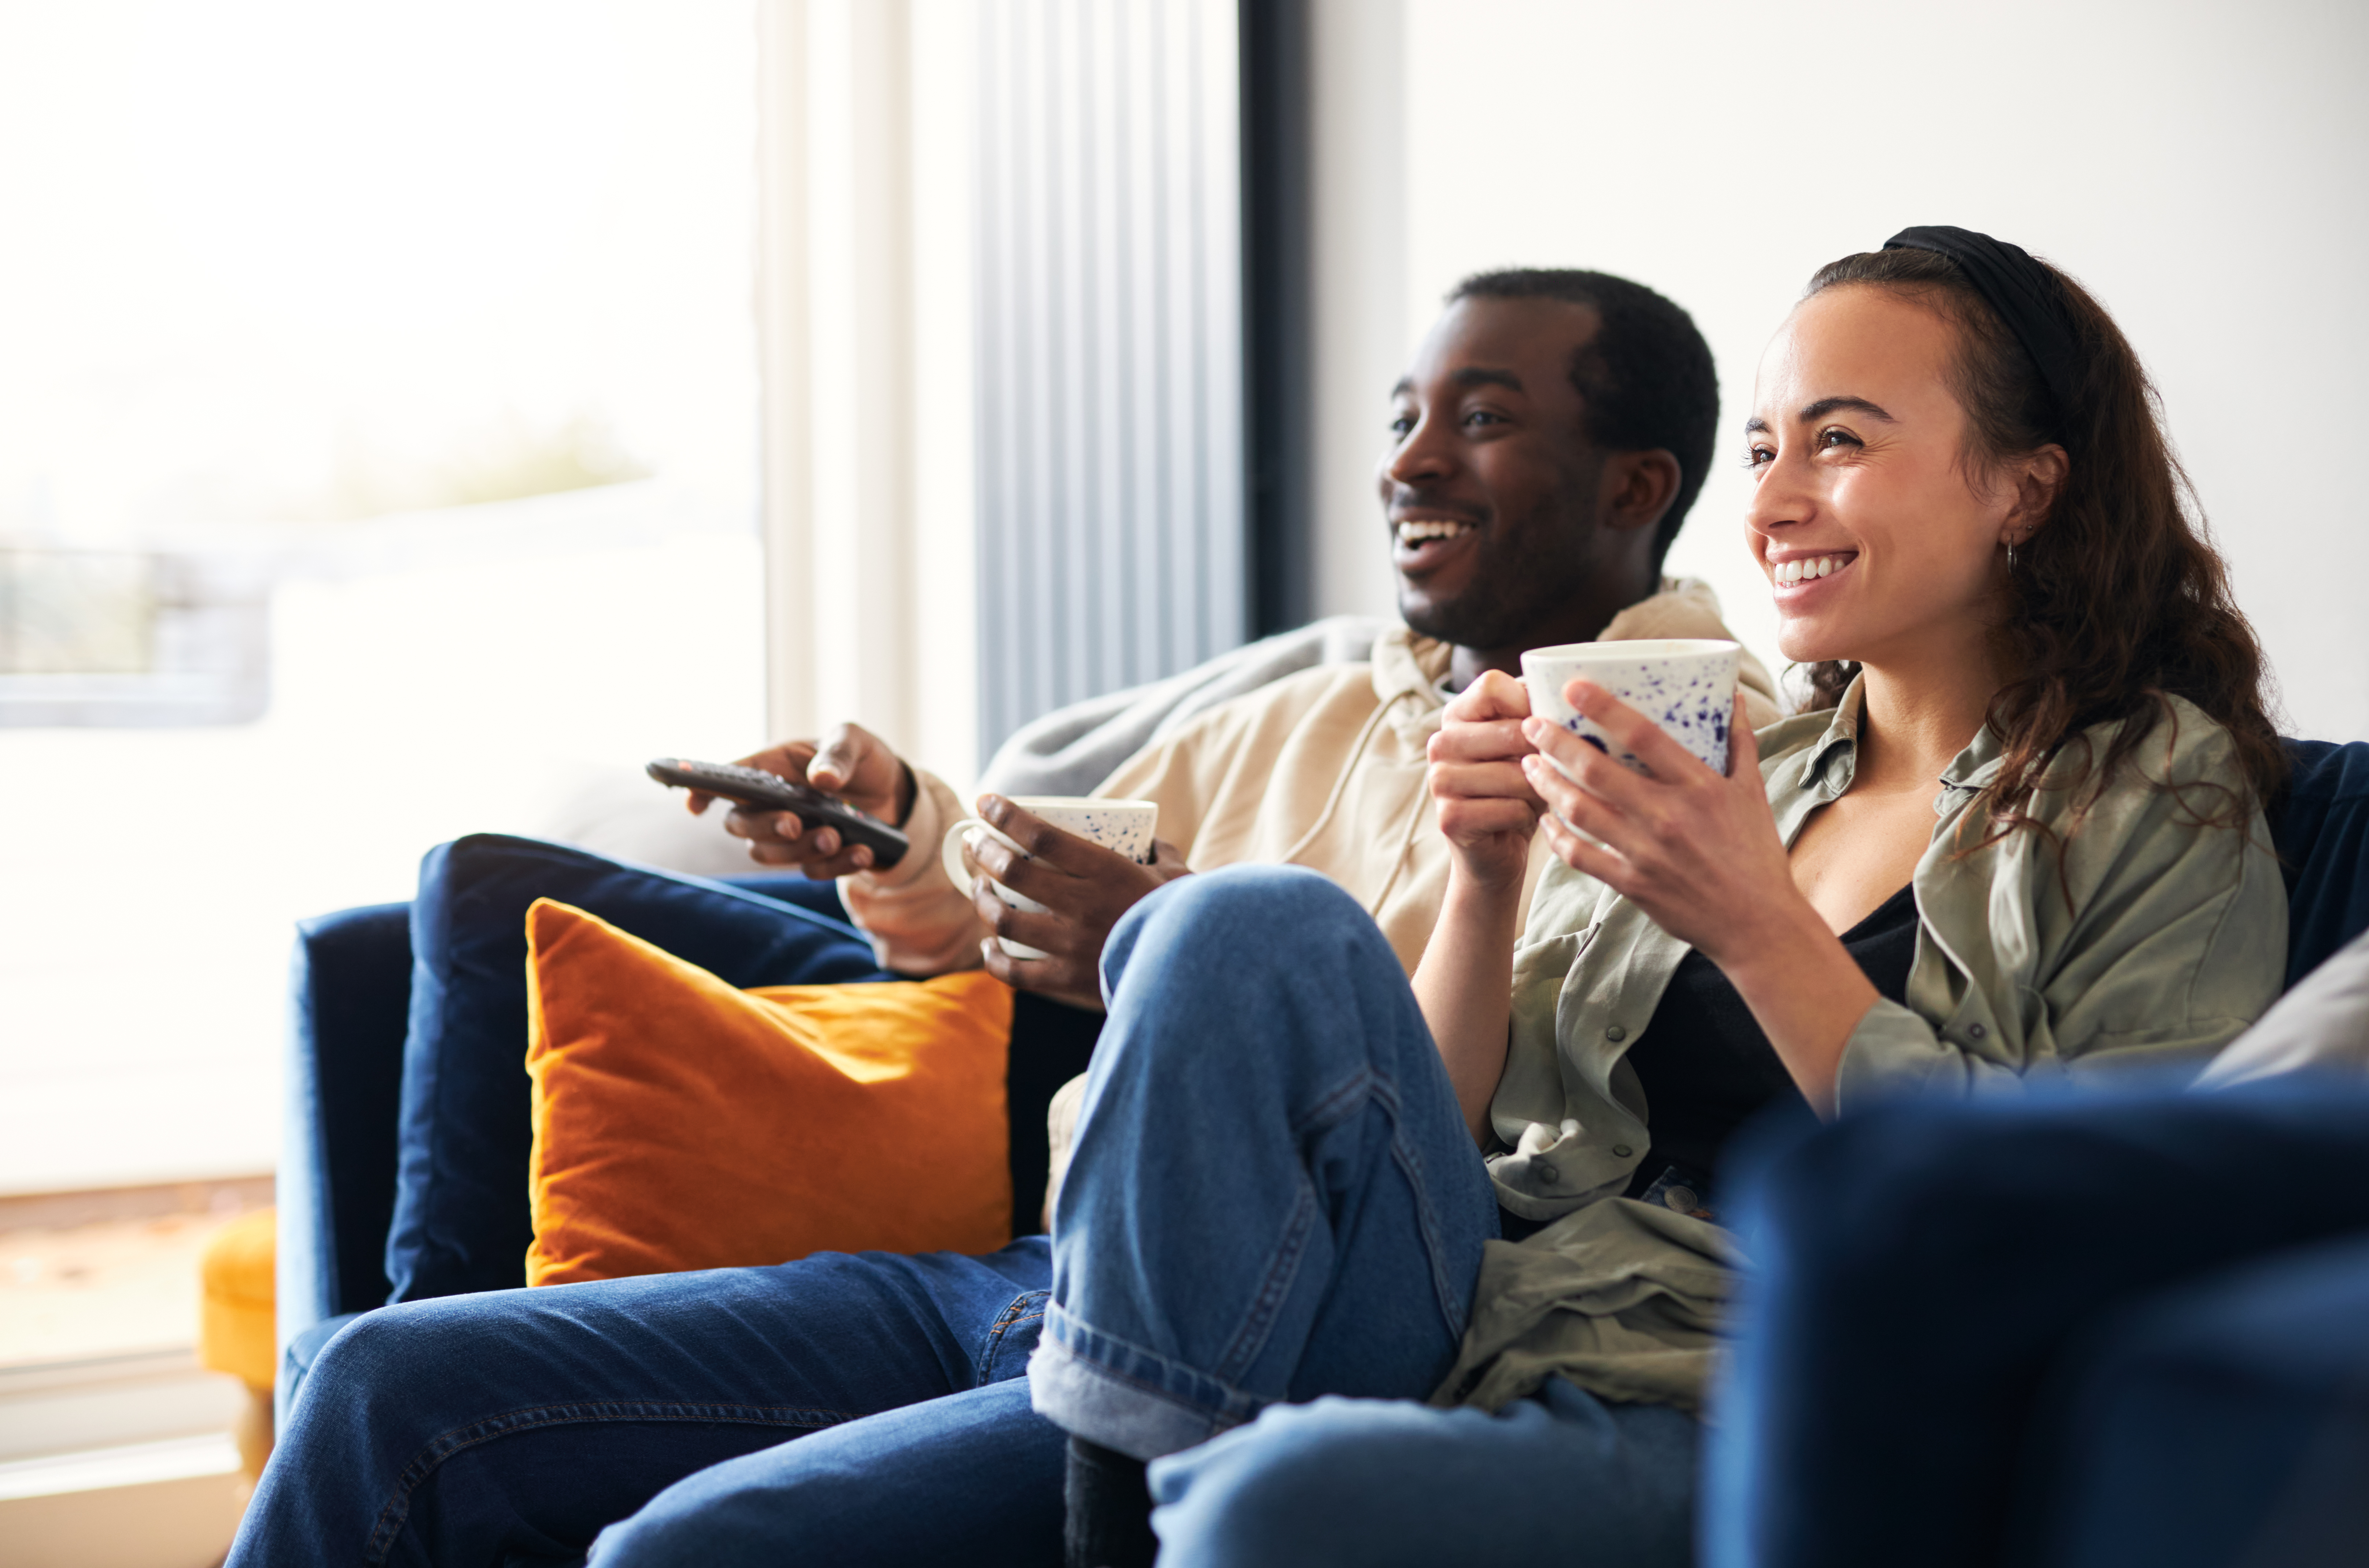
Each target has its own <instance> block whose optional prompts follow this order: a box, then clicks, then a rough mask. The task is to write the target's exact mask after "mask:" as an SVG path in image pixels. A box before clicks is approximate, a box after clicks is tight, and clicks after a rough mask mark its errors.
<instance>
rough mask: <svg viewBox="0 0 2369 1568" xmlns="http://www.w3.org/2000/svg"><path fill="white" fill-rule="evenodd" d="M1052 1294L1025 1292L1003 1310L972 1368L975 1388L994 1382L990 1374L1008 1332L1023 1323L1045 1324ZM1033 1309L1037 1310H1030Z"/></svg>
mask: <svg viewBox="0 0 2369 1568" xmlns="http://www.w3.org/2000/svg"><path fill="white" fill-rule="evenodd" d="M1052 1294H1053V1293H1052V1292H1051V1291H1049V1290H1024V1291H1022V1292H1021V1293H1020V1294H1019V1295H1017V1296H1015V1297H1013V1299H1012V1304H1011V1305H1010V1306H1008V1307H1006V1308H1004V1309H1003V1315H1002V1316H1001V1317H999V1318H997V1319H996V1320H995V1325H994V1326H993V1327H992V1328H990V1329H989V1330H988V1331H987V1344H986V1345H985V1347H984V1348H982V1349H981V1350H980V1351H979V1354H978V1361H977V1362H976V1363H975V1364H974V1365H973V1367H972V1368H971V1376H972V1377H973V1378H974V1379H976V1381H975V1383H974V1384H973V1385H972V1386H973V1387H978V1388H983V1387H985V1386H986V1385H987V1384H989V1383H990V1382H992V1381H993V1380H994V1379H993V1378H992V1377H991V1376H990V1374H991V1373H992V1372H993V1370H994V1368H995V1358H996V1356H997V1355H998V1354H999V1353H1000V1352H1001V1350H1002V1349H1003V1336H1004V1334H1005V1333H1006V1331H1008V1330H1011V1329H1015V1328H1017V1327H1019V1326H1020V1325H1021V1324H1022V1323H1033V1322H1043V1321H1044V1317H1045V1303H1046V1302H1047V1300H1048V1299H1051V1297H1052ZM1031 1308H1034V1309H1035V1310H1033V1311H1032V1310H1029V1309H1031Z"/></svg>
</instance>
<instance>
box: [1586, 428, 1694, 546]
mask: <svg viewBox="0 0 2369 1568" xmlns="http://www.w3.org/2000/svg"><path fill="white" fill-rule="evenodd" d="M1680 472H1681V471H1680V469H1679V467H1678V460H1677V457H1676V456H1675V455H1673V454H1672V453H1670V452H1665V451H1663V450H1662V449H1661V448H1660V447H1654V448H1653V449H1651V450H1650V451H1646V452H1611V453H1608V455H1607V456H1606V457H1605V459H1604V472H1603V475H1601V477H1600V478H1599V479H1598V481H1597V485H1596V521H1597V522H1598V523H1600V524H1601V525H1603V526H1604V527H1606V528H1611V529H1619V530H1620V531H1622V532H1627V531H1629V530H1631V529H1638V528H1645V529H1650V528H1652V527H1653V526H1654V524H1655V523H1657V522H1659V521H1662V519H1663V517H1664V516H1665V514H1666V513H1667V512H1668V511H1669V509H1670V503H1671V502H1672V501H1674V500H1676V499H1677V495H1678V480H1679V477H1680Z"/></svg>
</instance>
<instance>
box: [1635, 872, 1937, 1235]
mask: <svg viewBox="0 0 2369 1568" xmlns="http://www.w3.org/2000/svg"><path fill="white" fill-rule="evenodd" d="M1842 942H1843V946H1844V947H1845V948H1846V949H1848V951H1849V953H1850V956H1852V957H1853V958H1856V959H1858V960H1859V967H1860V969H1861V970H1863V971H1864V972H1865V973H1866V975H1867V978H1868V980H1869V981H1870V983H1871V984H1872V985H1873V986H1874V987H1875V989H1876V990H1877V991H1878V992H1879V993H1880V994H1882V995H1883V996H1884V997H1886V998H1888V999H1889V1000H1891V1001H1901V1000H1902V999H1903V998H1904V997H1905V995H1906V993H1907V990H1908V966H1909V963H1910V961H1911V960H1912V959H1914V958H1915V957H1916V956H1917V898H1916V896H1915V894H1914V893H1913V892H1912V890H1911V889H1909V888H1907V887H1903V888H1902V889H1901V890H1900V891H1899V892H1897V893H1894V895H1893V896H1892V897H1891V898H1886V899H1885V900H1884V901H1883V905H1882V906H1881V907H1879V908H1878V909H1877V910H1876V911H1875V912H1874V913H1873V914H1871V915H1870V916H1868V917H1867V919H1865V920H1863V921H1860V922H1859V924H1857V925H1855V926H1853V927H1851V928H1850V929H1849V930H1848V931H1847V932H1845V933H1843V936H1842ZM1629 1065H1630V1066H1631V1067H1633V1068H1635V1069H1636V1070H1637V1077H1638V1080H1639V1082H1642V1084H1643V1085H1644V1088H1645V1108H1646V1121H1647V1123H1648V1124H1649V1126H1650V1127H1651V1129H1652V1137H1653V1139H1654V1144H1653V1147H1652V1148H1651V1149H1650V1150H1647V1151H1646V1157H1645V1160H1644V1162H1643V1163H1642V1164H1640V1165H1639V1166H1638V1167H1637V1175H1636V1179H1635V1180H1633V1181H1632V1182H1631V1183H1630V1185H1629V1193H1628V1196H1631V1197H1648V1196H1650V1197H1653V1198H1654V1199H1655V1200H1656V1201H1666V1200H1665V1198H1664V1197H1663V1195H1664V1194H1666V1193H1667V1192H1669V1190H1670V1189H1671V1188H1672V1187H1673V1186H1677V1185H1685V1186H1690V1187H1692V1188H1693V1189H1694V1191H1695V1192H1696V1194H1698V1195H1699V1197H1701V1198H1702V1199H1706V1200H1707V1199H1708V1196H1709V1192H1710V1181H1711V1177H1713V1176H1714V1175H1716V1174H1717V1173H1718V1171H1719V1157H1720V1152H1721V1150H1723V1149H1724V1148H1725V1147H1726V1145H1727V1140H1728V1139H1730V1138H1732V1137H1734V1134H1735V1131H1736V1129H1737V1128H1738V1127H1742V1126H1743V1125H1744V1124H1745V1122H1746V1121H1749V1120H1750V1119H1751V1118H1752V1117H1753V1116H1757V1115H1758V1114H1759V1113H1760V1112H1761V1111H1762V1110H1764V1109H1767V1108H1768V1107H1770V1106H1781V1107H1783V1108H1782V1109H1781V1110H1778V1111H1775V1112H1773V1113H1772V1114H1773V1115H1775V1116H1795V1115H1797V1114H1798V1116H1800V1117H1801V1118H1802V1120H1803V1121H1804V1122H1805V1123H1806V1122H1807V1121H1809V1120H1810V1119H1811V1118H1812V1117H1813V1116H1814V1112H1812V1111H1811V1109H1810V1103H1809V1102H1808V1101H1807V1100H1804V1099H1803V1098H1802V1092H1801V1090H1799V1089H1797V1088H1795V1087H1794V1085H1793V1075H1792V1074H1791V1073H1790V1072H1787V1071H1786V1070H1785V1064H1784V1063H1783V1062H1781V1061H1780V1060H1778V1059H1777V1050H1776V1047H1773V1046H1771V1045H1770V1044H1769V1043H1768V1035H1767V1034H1766V1033H1765V1032H1764V1031H1763V1030H1762V1029H1761V1027H1760V1024H1759V1022H1758V1021H1757V1019H1755V1018H1754V1017H1753V1016H1752V1010H1751V1009H1750V1008H1748V1007H1746V1006H1745V1004H1744V998H1743V997H1742V996H1740V995H1739V994H1737V992H1736V989H1735V987H1734V986H1733V985H1732V984H1730V983H1729V982H1728V979H1727V977H1726V976H1725V975H1723V974H1722V973H1721V972H1720V968H1719V966H1718V965H1716V964H1714V963H1712V962H1711V960H1710V959H1708V958H1706V957H1704V956H1702V955H1701V954H1699V953H1691V952H1690V953H1688V955H1687V956H1686V957H1685V958H1683V959H1681V960H1680V961H1679V963H1678V967H1677V973H1676V974H1673V975H1672V976H1671V977H1670V985H1669V989H1668V990H1665V991H1664V992H1663V993H1662V1000H1661V1001H1660V1003H1659V1004H1658V1005H1656V1006H1655V1007H1654V1017H1653V1021H1652V1023H1650V1024H1648V1025H1647V1026H1646V1028H1645V1031H1644V1033H1643V1034H1642V1035H1641V1036H1638V1039H1637V1043H1636V1045H1634V1046H1632V1047H1630V1050H1629ZM1657 1185H1658V1186H1659V1187H1660V1188H1661V1191H1660V1192H1659V1193H1656V1192H1655V1191H1654V1188H1655V1187H1656V1186H1657ZM1677 1207H1684V1208H1688V1209H1693V1208H1697V1207H1703V1204H1702V1203H1699V1202H1697V1203H1688V1202H1686V1201H1685V1200H1684V1197H1683V1196H1681V1199H1680V1201H1679V1203H1678V1204H1677Z"/></svg>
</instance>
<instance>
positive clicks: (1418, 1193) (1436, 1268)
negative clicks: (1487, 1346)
mask: <svg viewBox="0 0 2369 1568" xmlns="http://www.w3.org/2000/svg"><path fill="white" fill-rule="evenodd" d="M1391 1127H1392V1132H1391V1135H1390V1155H1391V1158H1392V1160H1393V1161H1394V1162H1396V1164H1397V1165H1398V1168H1399V1170H1400V1171H1401V1172H1402V1173H1403V1174H1404V1175H1405V1177H1406V1182H1407V1190H1408V1194H1409V1196H1411V1197H1412V1198H1413V1202H1414V1217H1415V1224H1416V1225H1417V1226H1418V1227H1419V1228H1420V1229H1421V1230H1422V1231H1423V1247H1424V1253H1425V1256H1426V1258H1427V1259H1428V1261H1429V1262H1430V1264H1431V1288H1432V1293H1433V1294H1434V1295H1435V1296H1436V1297H1437V1298H1438V1299H1439V1315H1440V1317H1441V1318H1442V1319H1443V1320H1444V1321H1445V1322H1447V1324H1448V1336H1449V1337H1450V1338H1452V1339H1454V1340H1456V1341H1458V1342H1459V1345H1460V1344H1461V1343H1462V1341H1463V1338H1464V1329H1465V1320H1466V1312H1467V1303H1466V1302H1464V1301H1463V1300H1461V1299H1459V1298H1458V1296H1457V1294H1456V1290H1455V1288H1454V1286H1453V1284H1452V1283H1451V1282H1450V1280H1449V1279H1448V1266H1447V1256H1446V1254H1447V1247H1446V1245H1445V1244H1444V1241H1443V1236H1442V1232H1443V1230H1444V1229H1445V1228H1444V1227H1443V1226H1442V1225H1441V1224H1440V1222H1439V1216H1438V1214H1437V1213H1436V1212H1435V1211H1434V1210H1433V1207H1432V1203H1431V1189H1430V1188H1429V1187H1428V1186H1426V1185H1425V1182H1424V1171H1425V1166H1424V1162H1423V1154H1422V1151H1421V1150H1418V1149H1416V1148H1415V1147H1414V1146H1413V1144H1411V1143H1409V1142H1407V1141H1406V1140H1405V1139H1402V1138H1401V1137H1399V1136H1398V1124H1397V1123H1396V1122H1393V1123H1392V1124H1391Z"/></svg>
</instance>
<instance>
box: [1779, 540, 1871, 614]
mask: <svg viewBox="0 0 2369 1568" xmlns="http://www.w3.org/2000/svg"><path fill="white" fill-rule="evenodd" d="M1858 561H1859V552H1858V551H1856V550H1802V549H1789V550H1772V551H1770V552H1768V583H1769V589H1770V590H1771V591H1772V592H1773V593H1774V594H1775V595H1776V597H1777V601H1778V602H1779V603H1780V604H1797V603H1801V602H1802V601H1805V600H1807V599H1808V598H1809V597H1810V596H1811V595H1812V594H1814V593H1815V592H1816V591H1817V590H1818V589H1820V588H1822V587H1824V586H1825V584H1826V583H1827V582H1829V581H1830V580H1832V579H1833V578H1837V577H1838V576H1840V575H1841V574H1843V573H1844V572H1847V571H1848V570H1850V568H1851V567H1853V566H1854V565H1856V564H1857V563H1858Z"/></svg>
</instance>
